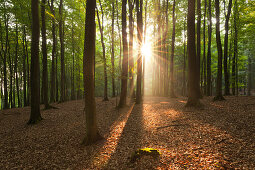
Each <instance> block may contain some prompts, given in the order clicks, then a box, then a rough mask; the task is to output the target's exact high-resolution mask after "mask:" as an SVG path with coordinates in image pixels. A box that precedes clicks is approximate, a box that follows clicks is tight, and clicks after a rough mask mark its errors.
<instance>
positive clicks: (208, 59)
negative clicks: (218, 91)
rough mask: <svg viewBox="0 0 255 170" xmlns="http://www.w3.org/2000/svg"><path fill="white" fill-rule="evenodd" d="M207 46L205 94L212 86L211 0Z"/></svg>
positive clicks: (209, 92) (208, 93)
mask: <svg viewBox="0 0 255 170" xmlns="http://www.w3.org/2000/svg"><path fill="white" fill-rule="evenodd" d="M208 13H209V15H208V17H209V18H208V20H209V21H208V22H209V23H208V48H207V50H208V51H207V83H206V84H207V91H206V95H207V96H211V95H212V93H211V87H212V75H211V43H212V10H211V0H209V4H208Z"/></svg>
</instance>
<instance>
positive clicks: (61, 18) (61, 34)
mask: <svg viewBox="0 0 255 170" xmlns="http://www.w3.org/2000/svg"><path fill="white" fill-rule="evenodd" d="M62 8H63V0H60V5H59V17H60V20H59V39H60V58H61V83H60V84H61V89H60V91H61V93H60V102H64V101H65V58H64V51H65V49H64V38H63V16H62Z"/></svg>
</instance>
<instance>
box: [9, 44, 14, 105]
mask: <svg viewBox="0 0 255 170" xmlns="http://www.w3.org/2000/svg"><path fill="white" fill-rule="evenodd" d="M8 59H9V71H10V78H9V80H10V85H9V88H10V92H9V103H10V104H11V108H14V103H13V85H12V82H13V81H12V79H13V63H12V62H13V60H12V58H11V47H10V41H8Z"/></svg>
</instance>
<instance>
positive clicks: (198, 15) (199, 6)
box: [197, 0, 202, 98]
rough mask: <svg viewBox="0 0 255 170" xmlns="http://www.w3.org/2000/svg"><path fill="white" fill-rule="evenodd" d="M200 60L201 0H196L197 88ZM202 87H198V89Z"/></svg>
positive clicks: (199, 78)
mask: <svg viewBox="0 0 255 170" xmlns="http://www.w3.org/2000/svg"><path fill="white" fill-rule="evenodd" d="M200 58H201V0H197V72H198V73H197V75H198V80H199V82H198V86H200V81H201V78H202V77H200V63H201V62H200ZM201 88H202V86H201V87H200V89H201ZM199 93H200V98H202V94H201V90H200V91H199Z"/></svg>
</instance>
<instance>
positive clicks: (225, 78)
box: [224, 0, 232, 95]
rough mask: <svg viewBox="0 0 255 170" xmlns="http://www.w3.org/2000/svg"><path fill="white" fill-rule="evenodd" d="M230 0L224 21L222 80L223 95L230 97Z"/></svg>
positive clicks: (230, 0)
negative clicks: (223, 82)
mask: <svg viewBox="0 0 255 170" xmlns="http://www.w3.org/2000/svg"><path fill="white" fill-rule="evenodd" d="M231 8H232V0H229V4H228V13H227V15H226V20H225V38H224V80H225V95H230V90H229V72H228V28H229V18H230V14H231Z"/></svg>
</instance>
